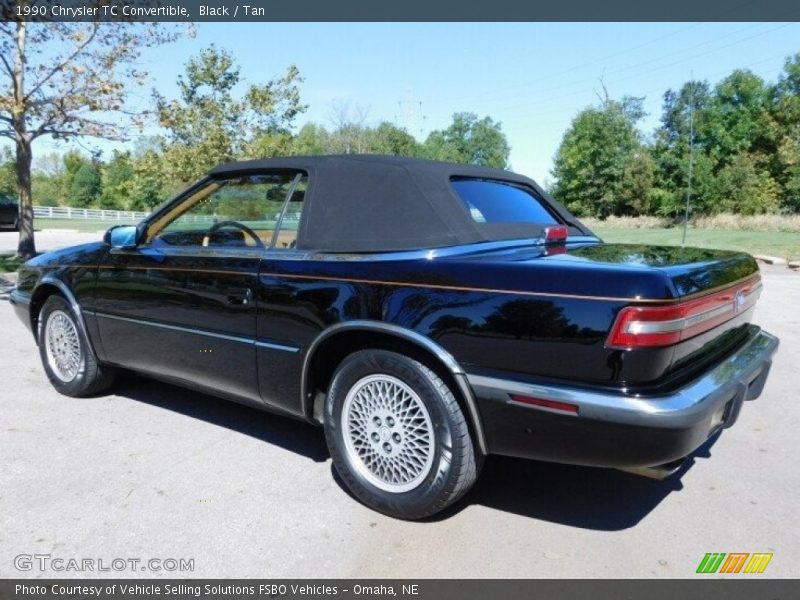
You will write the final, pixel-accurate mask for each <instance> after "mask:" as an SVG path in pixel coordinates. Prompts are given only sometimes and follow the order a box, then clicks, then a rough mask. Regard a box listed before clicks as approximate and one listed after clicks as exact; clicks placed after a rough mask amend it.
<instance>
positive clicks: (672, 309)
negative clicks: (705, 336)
mask: <svg viewBox="0 0 800 600" xmlns="http://www.w3.org/2000/svg"><path fill="white" fill-rule="evenodd" d="M760 293H761V281H760V278H755V279H751V280H749V281H746V282H744V283H741V284H738V285H735V286H733V287H729V288H727V289H724V290H722V291H719V292H715V293H712V294H708V295H706V296H703V297H701V298H697V299H695V300H689V301H685V302H680V303H678V304H673V305H670V306H628V307H625V308H623V309H622V310H621V311H620V312H619V314H618V315H617V318H616V320H615V321H614V325H613V327H612V328H611V333H610V334H609V336H608V341H607V343H606V345H607V346H608V347H610V348H653V347H662V346H670V345H672V344H677V343H678V342H681V341H683V340H688V339H689V338H692V337H694V336H696V335H699V334H701V333H704V332H706V331H709V330H710V329H713V328H714V327H717V326H718V325H721V324H722V323H725V322H726V321H730V320H731V319H733V318H734V317H735V316H737V315H738V314H740V313H742V312H744V311H746V310H748V309H750V308H751V307H752V306H753V305H754V304H755V303H756V300H758V296H759V294H760Z"/></svg>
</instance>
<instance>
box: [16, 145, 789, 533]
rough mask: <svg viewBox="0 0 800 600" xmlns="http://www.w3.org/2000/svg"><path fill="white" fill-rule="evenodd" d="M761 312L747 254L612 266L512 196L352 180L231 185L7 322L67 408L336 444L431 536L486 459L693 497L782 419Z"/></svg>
mask: <svg viewBox="0 0 800 600" xmlns="http://www.w3.org/2000/svg"><path fill="white" fill-rule="evenodd" d="M760 290H761V281H760V276H759V272H758V266H757V265H756V263H755V261H754V260H753V259H752V258H751V257H750V256H748V255H746V254H741V253H735V252H723V251H716V250H704V249H697V248H676V247H652V246H641V245H622V244H604V243H603V242H602V241H601V240H600V239H599V238H598V237H597V236H595V235H594V234H593V233H592V232H591V231H590V230H589V229H587V228H586V227H585V226H584V225H583V224H582V223H581V222H580V221H579V220H577V219H576V218H575V217H574V216H573V215H571V214H570V213H569V212H568V211H567V210H565V209H564V207H563V206H561V205H560V204H559V203H557V202H556V201H555V200H553V199H552V198H550V197H549V196H548V195H547V194H546V193H545V192H544V191H543V190H542V189H541V188H540V187H539V186H538V185H537V184H536V183H534V182H533V181H532V180H530V179H528V178H526V177H523V176H520V175H516V174H514V173H510V172H508V171H502V170H495V169H487V168H481V167H475V166H465V165H454V164H446V163H439V162H431V161H420V160H412V159H404V158H397V157H376V156H354V155H348V156H328V157H296V158H281V159H272V160H262V161H251V162H242V163H234V164H229V165H225V166H222V167H219V168H217V169H214V170H212V171H211V172H210V173H209V174H208V176H207V177H205V178H204V179H203V180H201V181H200V182H198V183H197V184H196V185H194V186H192V187H190V188H189V189H188V190H186V191H185V192H183V193H181V194H180V195H178V197H176V198H175V199H174V200H172V201H170V202H167V203H166V204H165V205H163V206H162V207H160V208H159V209H157V210H155V211H154V212H153V214H151V215H150V216H149V217H147V218H146V219H145V220H144V221H142V222H141V223H139V224H138V225H135V226H118V227H115V228H112V229H111V230H109V232H108V233H107V234H106V236H105V239H104V241H102V242H95V243H91V244H85V245H82V246H77V247H74V248H69V249H65V250H60V251H57V252H52V253H49V254H44V255H42V256H39V257H36V258H34V259H33V260H31V261H28V262H27V263H25V265H23V266H22V267H21V268H20V271H19V279H18V283H17V288H16V289H15V290H14V291H13V292H12V294H11V296H10V301H11V303H12V304H13V305H14V307H15V309H16V310H17V312H18V314H19V316H20V317H21V318H22V320H23V321H24V322H25V324H26V325H27V326H28V327H29V328H30V329H31V330H32V332H33V333H34V335H35V338H36V341H37V343H38V345H39V350H40V355H41V359H42V363H43V365H44V370H45V372H46V374H47V376H48V377H49V379H50V381H51V382H52V384H53V385H54V386H55V388H56V389H57V390H59V391H60V392H62V393H64V394H66V395H69V396H85V395H89V394H95V393H98V392H100V391H102V390H105V389H106V388H108V386H110V385H111V383H112V381H113V377H114V373H115V371H116V370H118V369H129V370H133V371H136V372H139V373H143V374H146V375H148V376H152V377H156V378H160V379H164V380H167V381H171V382H174V383H177V384H179V385H183V386H186V387H188V388H192V389H196V390H200V391H203V392H209V393H212V394H216V395H218V396H221V397H224V398H228V399H231V400H235V401H237V402H242V403H245V404H250V405H252V406H256V407H259V408H262V409H266V410H270V411H274V412H276V413H280V414H283V415H288V416H291V417H295V418H299V419H303V420H306V421H308V422H310V423H313V424H317V425H322V426H323V427H324V430H325V435H326V439H327V442H328V447H329V449H330V452H331V456H332V457H333V463H334V465H335V467H336V469H337V471H338V473H339V474H340V475H341V477H342V480H343V481H344V483H345V484H346V485H347V486H348V488H349V489H350V490H352V492H353V493H354V494H355V495H356V496H357V497H358V498H359V499H360V500H361V501H363V502H364V503H365V504H367V505H368V506H370V507H372V508H374V509H376V510H379V511H381V512H384V513H386V514H389V515H393V516H396V517H400V518H406V519H417V518H422V517H426V516H429V515H432V514H435V513H437V512H439V511H441V510H442V509H444V508H445V507H447V506H448V505H450V504H452V503H453V502H455V501H456V500H458V498H460V497H461V496H462V495H463V494H465V493H466V492H467V490H469V489H470V487H471V486H472V484H473V483H474V481H475V479H476V477H477V476H478V472H479V470H480V467H481V464H482V462H483V459H484V457H485V456H486V455H488V454H502V455H507V456H515V457H523V458H530V459H537V460H547V461H555V462H563V463H571V464H578V465H589V466H598V467H613V468H619V469H625V470H629V471H634V472H639V473H641V474H646V475H651V476H657V477H663V476H667V475H669V474H670V473H672V472H673V471H674V470H675V469H677V467H678V466H679V465H680V463H681V461H682V460H683V459H684V458H685V457H686V456H688V455H690V454H691V453H692V452H693V451H695V450H696V449H697V448H698V447H699V446H701V445H702V444H703V443H704V442H705V441H706V440H707V439H709V437H711V436H713V435H715V434H716V433H717V432H719V431H720V430H722V429H723V428H726V427H730V426H731V425H733V424H734V423H735V422H736V419H737V416H738V414H739V411H740V409H741V407H742V405H743V403H744V402H745V401H747V400H752V399H754V398H756V397H758V396H759V395H760V393H761V390H762V388H763V386H764V383H765V381H766V378H767V374H768V372H769V367H770V364H771V359H772V356H773V354H774V352H775V351H776V348H777V346H778V341H777V339H776V338H775V337H773V336H772V335H770V334H768V333H766V332H763V331H762V330H761V329H760V328H759V327H757V326H755V325H753V324H751V322H750V321H751V318H752V315H753V311H754V307H755V304H756V300H757V298H758V295H759V293H760ZM109 443H111V442H110V441H109ZM743 476H746V475H743ZM542 485H544V486H546V485H547V482H542ZM588 501H589V502H590V501H591V500H590V499H588Z"/></svg>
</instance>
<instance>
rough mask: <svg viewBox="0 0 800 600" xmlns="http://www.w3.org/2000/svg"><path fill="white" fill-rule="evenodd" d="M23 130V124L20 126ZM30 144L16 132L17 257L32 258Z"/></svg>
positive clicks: (34, 251)
mask: <svg viewBox="0 0 800 600" xmlns="http://www.w3.org/2000/svg"><path fill="white" fill-rule="evenodd" d="M22 127H23V128H24V127H25V125H24V123H23V124H22ZM20 134H22V135H20ZM31 158H32V156H31V143H30V140H29V139H27V135H26V134H25V132H24V131H23V132H20V131H19V130H17V184H18V186H19V245H18V246H17V256H19V257H20V258H25V259H28V258H33V257H34V256H36V244H35V242H34V239H33V198H32V196H31Z"/></svg>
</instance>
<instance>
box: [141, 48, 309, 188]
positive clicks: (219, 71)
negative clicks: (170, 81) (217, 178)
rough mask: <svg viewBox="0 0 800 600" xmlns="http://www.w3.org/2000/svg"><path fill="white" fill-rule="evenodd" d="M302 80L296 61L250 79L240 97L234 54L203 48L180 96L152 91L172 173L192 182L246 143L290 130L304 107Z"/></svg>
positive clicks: (239, 151) (180, 80)
mask: <svg viewBox="0 0 800 600" xmlns="http://www.w3.org/2000/svg"><path fill="white" fill-rule="evenodd" d="M302 81H303V80H302V78H301V77H300V73H299V71H298V70H297V67H295V66H294V65H292V66H290V67H289V68H288V69H287V70H286V72H285V73H284V74H283V75H281V76H279V77H276V78H274V79H271V80H270V81H268V82H267V83H265V84H261V85H256V84H253V85H250V86H249V87H248V88H247V89H246V91H245V93H244V94H243V95H242V96H241V97H239V96H237V93H236V89H237V87H238V85H239V84H240V83H241V82H242V78H241V73H240V69H239V67H238V65H237V64H236V63H235V61H234V59H233V57H232V56H231V54H230V53H229V52H228V51H226V50H223V49H218V48H216V47H215V46H213V45H212V46H211V47H209V48H206V49H204V50H201V52H200V54H199V55H198V56H196V57H194V58H191V59H190V60H189V62H188V63H187V64H186V72H185V73H184V74H183V75H181V76H180V77H179V78H178V87H179V89H180V97H179V98H178V99H175V100H171V101H168V100H166V99H165V98H164V97H163V96H161V95H160V94H159V93H157V92H155V93H154V96H155V101H156V105H157V111H158V116H159V120H160V123H161V125H162V126H164V127H165V128H166V129H167V130H168V132H169V141H170V142H171V147H170V159H171V160H170V168H171V170H172V172H173V176H174V177H175V178H176V179H177V180H180V181H183V182H189V181H192V180H194V179H195V178H197V177H198V176H200V175H201V174H203V173H205V172H206V171H207V170H209V169H210V168H211V167H213V166H215V165H217V164H219V163H220V162H226V161H231V160H234V159H236V158H238V157H239V156H242V155H243V154H244V153H245V152H248V148H249V153H251V154H252V153H254V152H263V151H265V150H264V146H263V145H262V146H259V145H255V146H254V145H253V144H254V143H255V142H254V140H258V139H262V140H263V139H265V136H275V135H276V134H285V133H287V132H289V130H290V128H291V126H292V123H293V122H294V119H295V117H296V116H297V115H298V114H300V113H301V112H303V111H304V110H305V108H306V107H305V106H304V105H303V104H302V103H301V102H300V91H299V87H298V85H299V84H300V83H301V82H302ZM266 139H269V138H266ZM266 147H267V148H268V147H269V144H267V146H266Z"/></svg>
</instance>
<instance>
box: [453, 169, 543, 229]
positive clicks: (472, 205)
mask: <svg viewBox="0 0 800 600" xmlns="http://www.w3.org/2000/svg"><path fill="white" fill-rule="evenodd" d="M452 185H453V189H455V191H456V194H458V197H459V198H461V201H462V202H463V203H464V205H465V206H466V207H467V209H468V210H469V212H470V214H471V215H472V218H473V219H474V220H475V221H476V222H477V223H537V224H542V225H553V224H556V223H558V220H557V219H556V218H555V216H554V215H553V214H552V213H551V212H550V211H549V210H548V209H547V206H546V205H545V203H544V201H543V200H541V199H540V198H538V197H537V196H536V195H535V193H534V192H533V190H530V189H527V188H524V187H521V186H518V185H515V184H512V183H507V182H505V181H496V180H490V179H453V180H452Z"/></svg>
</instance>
